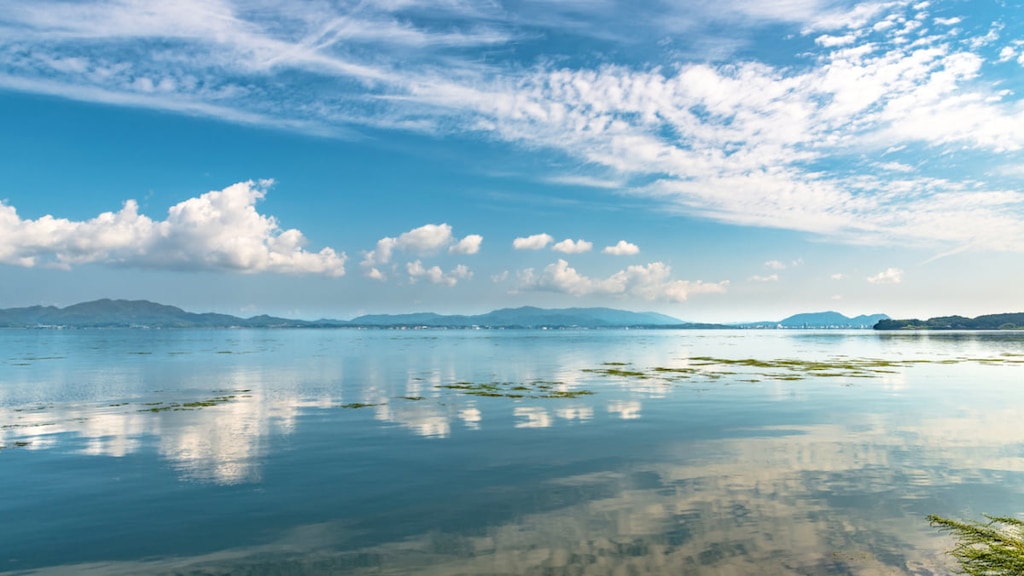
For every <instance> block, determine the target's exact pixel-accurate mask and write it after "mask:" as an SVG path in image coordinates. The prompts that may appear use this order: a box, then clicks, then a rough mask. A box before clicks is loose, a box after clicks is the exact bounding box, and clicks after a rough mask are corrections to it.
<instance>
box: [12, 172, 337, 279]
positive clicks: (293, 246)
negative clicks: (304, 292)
mask: <svg viewBox="0 0 1024 576" xmlns="http://www.w3.org/2000/svg"><path fill="white" fill-rule="evenodd" d="M271 184H272V182H271V181H269V180H267V181H261V182H258V183H257V182H253V181H248V182H239V183H237V184H234V185H231V186H228V187H227V188H224V189H223V190H219V191H211V192H207V193H206V194H203V195H201V196H199V197H198V198H190V199H188V200H185V201H184V202H181V203H179V204H176V205H174V206H172V207H171V208H170V209H169V210H168V211H167V218H166V219H165V220H163V221H156V220H152V219H150V218H149V217H147V216H145V215H142V214H139V211H138V210H139V207H138V203H137V202H135V201H134V200H128V201H127V202H125V203H124V206H123V207H122V208H121V210H120V211H118V212H104V213H102V214H100V215H99V216H96V217H95V218H93V219H91V220H86V221H81V222H76V221H71V220H67V219H64V218H55V217H53V216H50V215H47V216H43V217H41V218H39V219H36V220H23V219H21V218H20V217H19V216H18V214H17V211H16V210H15V208H14V207H13V206H8V205H6V204H0V262H3V263H5V264H15V265H18V266H27V267H31V266H37V265H44V266H46V265H49V266H57V267H61V268H70V267H71V266H73V265H77V264H86V263H105V264H116V265H122V266H137V267H148V268H170V269H183V270H189V269H191V270H199V269H201V270H229V271H237V272H243V273H258V272H268V273H285V274H322V275H327V276H342V275H344V274H345V260H346V256H345V254H344V253H341V254H339V253H337V252H335V251H334V250H333V249H332V248H323V249H321V250H320V251H319V252H309V251H307V250H305V249H304V246H305V245H306V243H307V241H306V238H305V237H304V236H303V235H302V232H300V231H299V230H296V229H287V230H284V229H282V228H281V227H280V226H279V225H278V223H277V220H276V219H275V218H274V217H273V216H266V215H263V214H260V213H259V212H257V210H256V203H257V202H258V201H259V200H261V199H262V198H263V197H264V196H265V195H266V190H267V188H268V187H269V186H270V185H271Z"/></svg>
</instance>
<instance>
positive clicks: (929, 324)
mask: <svg viewBox="0 0 1024 576" xmlns="http://www.w3.org/2000/svg"><path fill="white" fill-rule="evenodd" d="M875 330H1024V312H1017V313H1008V314H986V315H984V316H978V317H977V318H965V317H963V316H938V317H936V318H929V319H928V320H918V319H916V318H911V319H906V320H882V321H881V322H879V323H878V324H875Z"/></svg>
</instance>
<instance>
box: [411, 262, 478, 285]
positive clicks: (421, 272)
mask: <svg viewBox="0 0 1024 576" xmlns="http://www.w3.org/2000/svg"><path fill="white" fill-rule="evenodd" d="M405 269H406V271H407V272H408V273H409V282H411V283H413V284H415V283H416V282H417V281H419V280H420V279H426V280H428V281H430V282H431V283H433V284H443V285H445V286H455V285H456V284H458V282H459V280H468V279H469V278H472V277H473V273H472V272H470V271H469V268H467V267H466V266H465V265H464V264H459V265H458V266H456V267H455V268H453V269H452V270H451V271H450V272H447V273H445V272H444V271H443V270H441V267H440V266H431V267H430V268H425V267H424V266H423V263H422V262H421V261H419V260H416V261H413V262H409V263H408V264H406V265H405Z"/></svg>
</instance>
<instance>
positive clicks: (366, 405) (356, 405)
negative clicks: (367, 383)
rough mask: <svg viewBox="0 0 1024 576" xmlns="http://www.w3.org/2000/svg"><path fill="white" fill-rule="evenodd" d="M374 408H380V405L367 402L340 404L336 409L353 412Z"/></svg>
mask: <svg viewBox="0 0 1024 576" xmlns="http://www.w3.org/2000/svg"><path fill="white" fill-rule="evenodd" d="M374 406H380V404H370V403H367V402H351V403H349V404H342V405H341V406H338V408H345V409H348V410H355V409H356V408H372V407H374Z"/></svg>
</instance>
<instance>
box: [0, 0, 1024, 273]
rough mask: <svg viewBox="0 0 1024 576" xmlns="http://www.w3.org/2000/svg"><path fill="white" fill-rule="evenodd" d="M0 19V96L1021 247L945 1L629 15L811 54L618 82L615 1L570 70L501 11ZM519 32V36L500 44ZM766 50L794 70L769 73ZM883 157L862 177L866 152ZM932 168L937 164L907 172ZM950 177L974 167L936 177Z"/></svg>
mask: <svg viewBox="0 0 1024 576" xmlns="http://www.w3.org/2000/svg"><path fill="white" fill-rule="evenodd" d="M10 4H11V8H10V9H8V10H5V11H3V12H2V13H0V26H2V28H3V31H4V34H2V35H0V53H3V54H4V55H5V56H6V57H5V58H3V59H0V62H2V65H0V87H2V88H5V89H8V90H18V91H25V92H32V93H45V94H51V95H57V96H62V97H68V98H77V99H84V100H92V101H101V102H106V103H110V104H114V105H122V106H145V107H152V108H159V109H164V110H169V111H172V112H174V113H183V114H201V115H211V116H216V117H218V118H220V119H225V120H228V121H232V122H239V123H261V124H269V125H273V126H278V127H283V128H287V129H291V130H305V131H313V132H324V133H332V134H333V133H337V132H339V131H341V132H344V131H348V130H352V129H353V128H356V129H358V128H361V127H370V128H372V129H381V130H411V131H417V132H426V133H432V134H438V135H447V134H453V133H454V134H459V135H465V134H473V135H481V134H483V135H485V137H488V138H494V139H496V140H500V141H504V142H508V143H511V144H513V145H516V146H521V147H523V148H524V149H527V150H550V151H554V152H555V153H559V154H565V155H567V156H569V157H571V158H574V159H575V160H577V161H579V162H578V165H583V166H588V167H591V168H592V169H590V171H591V172H593V174H595V175H597V176H596V177H595V176H593V175H589V174H578V173H577V171H576V170H574V171H573V174H571V175H569V176H565V177H563V178H570V179H571V178H576V179H577V182H580V183H589V184H593V185H603V184H602V183H601V182H600V181H599V180H611V181H614V182H621V183H622V185H621V187H620V186H615V187H616V189H621V190H623V191H624V192H628V193H629V194H630V195H632V196H638V195H642V196H648V197H653V198H656V199H657V200H658V204H659V205H661V206H666V207H667V209H669V210H672V211H674V212H682V213H685V214H686V215H687V216H689V217H696V218H704V219H710V220H715V221H720V222H726V223H729V224H735V225H740V226H760V227H773V228H783V229H789V230H798V231H801V232H806V233H809V234H813V235H817V236H821V237H825V238H828V239H831V240H833V241H837V242H846V243H854V244H875V245H903V246H911V245H912V246H922V245H924V246H929V247H931V246H933V245H940V246H941V247H945V245H953V246H954V247H956V246H967V247H969V248H971V249H979V250H981V249H985V250H1016V251H1024V194H1021V193H1020V192H1019V190H1020V189H1021V188H1020V186H1019V182H1012V183H1010V184H1005V183H1000V181H999V180H995V181H994V182H987V181H984V180H983V178H987V177H988V176H987V174H989V173H988V172H986V171H985V168H986V167H987V166H986V164H992V163H995V162H998V161H999V160H1005V159H1006V157H1007V155H1008V154H1009V153H1016V154H1019V153H1020V152H1021V151H1022V150H1024V106H1022V102H1024V100H1022V96H1021V94H1019V93H1016V92H1011V91H1010V90H1009V89H1008V88H1007V87H1008V86H1012V85H1013V82H1014V81H1015V80H1016V77H1015V76H1013V74H1015V73H1016V72H1019V70H1018V69H1016V68H1015V67H1011V66H996V65H986V64H994V63H995V62H996V60H997V58H998V60H999V61H1003V62H1005V63H1009V62H1010V61H1013V60H1017V61H1024V54H1021V52H1022V47H1021V46H1020V45H1017V44H1014V43H1013V42H1011V43H1010V45H1009V46H1006V47H1003V49H1002V51H999V49H998V48H999V47H998V46H995V45H994V43H995V42H996V41H997V40H999V29H1000V27H1001V25H996V26H993V27H991V28H990V29H989V30H987V32H986V31H979V30H977V29H976V28H975V27H973V26H967V25H965V26H963V27H961V26H960V23H961V22H965V23H967V24H970V23H971V22H972V19H974V15H973V14H972V13H971V12H970V11H969V10H967V9H966V8H964V9H965V10H967V12H965V13H963V14H962V15H960V14H953V13H952V11H953V10H958V9H961V8H963V6H967V3H964V4H963V5H962V6H960V7H959V8H958V7H957V6H953V5H949V6H944V9H943V17H942V18H936V17H932V16H930V15H929V12H928V11H927V10H928V7H926V6H924V4H922V3H916V2H907V1H901V0H897V1H885V0H879V1H866V2H856V3H852V4H851V3H848V2H826V1H822V0H793V1H787V2H784V3H773V2H764V1H754V0H725V1H724V2H723V3H718V4H715V6H714V10H711V9H710V8H709V6H710V5H711V4H709V3H706V2H704V3H696V4H694V5H693V6H691V5H690V4H693V3H685V4H686V8H685V9H679V8H673V7H671V5H672V4H673V3H664V2H662V3H657V2H656V3H648V4H649V5H647V8H645V9H649V10H651V11H653V13H652V15H651V17H645V18H642V19H639V18H638V19H633V20H636V21H638V22H640V21H642V22H643V23H638V24H631V26H636V28H633V29H631V30H630V32H631V33H632V34H633V35H634V37H636V36H637V35H638V34H648V35H652V37H654V36H653V35H655V34H657V35H664V32H665V29H664V27H666V26H671V24H669V23H670V22H680V21H684V20H685V21H688V22H691V24H695V25H696V27H695V28H694V30H695V31H698V32H699V31H703V32H707V31H708V30H710V28H709V27H708V25H709V23H712V22H715V23H721V20H719V19H718V18H725V19H727V20H729V21H733V22H736V21H739V22H742V23H743V24H744V25H743V26H737V27H729V26H715V28H716V29H717V30H729V29H735V30H741V31H742V32H737V34H744V37H743V38H737V37H733V38H729V39H727V40H728V41H731V42H733V44H734V45H746V44H745V42H748V41H751V40H752V39H753V38H756V37H758V36H763V34H757V33H754V32H763V31H764V30H766V28H764V26H766V25H773V26H774V25H780V24H781V25H785V26H787V27H789V28H790V29H792V30H793V31H799V32H800V33H801V34H804V35H807V37H808V38H813V39H816V43H813V44H811V45H807V44H808V43H801V45H802V46H804V47H803V48H801V50H804V49H807V50H808V52H806V53H801V54H788V55H786V54H779V53H777V52H775V53H774V55H773V56H772V58H771V60H770V61H758V60H756V59H755V58H744V59H742V60H735V61H732V62H724V61H722V60H721V59H716V58H705V57H700V58H689V59H687V58H686V57H685V56H684V57H679V58H672V59H669V60H665V61H655V62H651V63H650V64H649V65H640V66H638V65H636V64H635V62H624V61H620V62H616V61H615V59H614V58H615V57H614V55H615V54H617V53H620V52H622V51H621V45H619V44H616V42H617V39H621V38H622V36H623V34H624V33H623V32H622V27H623V22H624V20H625V19H623V18H618V17H616V16H617V14H612V13H614V12H615V11H616V10H626V8H622V7H618V8H615V7H614V5H616V4H620V5H622V6H625V3H597V4H595V5H594V7H591V6H589V5H586V6H585V5H584V4H582V3H573V6H574V7H573V10H572V14H573V16H574V23H576V21H577V20H578V24H579V25H578V26H575V25H574V27H573V30H574V33H585V32H583V31H584V30H588V31H591V32H593V34H592V36H591V40H593V41H594V42H595V43H602V42H603V43H605V44H602V45H600V46H597V47H598V48H599V49H601V48H605V49H607V51H603V52H600V50H599V52H600V53H602V54H605V55H606V56H607V59H599V60H601V61H602V62H604V63H603V64H600V65H595V66H590V67H579V66H575V65H574V64H575V63H576V62H578V60H577V59H575V58H571V57H570V58H563V56H566V55H565V54H561V53H555V54H548V53H546V52H545V51H546V50H550V49H551V45H550V44H543V43H542V42H545V40H544V39H545V38H547V37H548V36H547V35H546V34H544V33H540V34H535V33H534V31H535V30H536V29H535V28H533V27H532V26H539V27H540V29H543V30H557V29H559V28H560V26H564V23H565V22H564V20H563V21H560V22H559V24H555V25H553V26H552V27H551V28H544V26H545V24H544V22H543V20H544V19H543V18H540V20H541V21H538V19H537V18H535V17H534V14H527V12H532V11H531V10H529V8H523V7H521V6H520V7H516V6H512V5H509V4H502V3H465V2H445V3H443V6H442V7H441V8H438V9H439V10H441V11H442V12H443V14H444V16H445V17H440V18H436V19H431V18H419V17H417V11H418V10H419V9H420V6H419V5H418V3H416V2H385V3H379V2H370V3H356V4H352V3H301V5H297V4H295V3H284V2H269V3H264V4H261V6H262V8H261V9H260V10H247V9H244V8H243V7H241V5H238V4H235V3H228V2H222V3H214V4H210V3H202V2H199V1H198V0H182V1H181V2H171V3H166V2H165V3H156V4H153V3H145V2H93V3H87V2H61V1H52V0H32V1H21V2H13V3H10ZM677 4H679V3H677ZM356 5H357V6H358V8H354V7H353V6H356ZM528 5H529V3H527V4H524V5H523V6H528ZM517 6H518V5H517ZM608 10H612V12H611V13H610V12H608ZM453 13H454V17H453V18H451V19H449V18H447V17H448V16H451V15H452V14H453ZM690 13H692V14H694V15H695V16H694V17H695V18H697V20H693V21H691V20H686V18H685V14H690ZM197 14H202V15H209V17H198V18H197V17H196V15H197ZM961 16H966V17H967V18H966V19H962V18H961ZM701 19H703V20H701ZM558 20H559V19H558V18H555V19H554V20H552V21H549V22H548V23H549V24H550V22H553V21H558ZM452 21H458V22H464V23H465V24H466V26H465V28H462V27H460V30H458V31H455V30H453V29H452V28H451V26H450V25H449V23H450V22H452ZM974 21H976V19H974ZM932 22H934V23H935V26H932V27H929V25H930V24H931V23H932ZM521 23H525V24H524V26H525V28H520V30H528V31H529V33H527V34H522V35H519V34H516V33H515V30H516V29H517V27H518V26H519V25H520V24H521ZM751 26H753V27H754V28H751ZM695 36H700V34H695ZM513 41H514V42H517V43H524V44H529V46H528V48H529V49H528V50H525V52H530V53H538V54H543V55H544V57H542V58H537V59H536V61H537V62H539V63H537V64H535V65H530V64H526V63H524V62H522V61H519V60H516V59H515V58H511V57H510V58H508V59H499V60H496V61H493V62H489V65H488V66H480V65H479V54H480V53H479V51H478V50H467V48H472V47H476V48H480V47H492V46H498V47H500V48H501V49H504V48H508V47H510V46H511V44H509V43H510V42H513ZM517 45H518V44H517ZM789 45H791V44H789V43H783V44H779V45H778V46H776V47H775V48H774V49H775V50H778V49H780V48H781V49H785V46H789ZM756 48H760V46H758V47H756ZM460 49H461V51H460ZM154 50H159V54H154V53H153V51H154ZM534 51H536V52H534ZM993 52H995V53H997V54H998V56H996V54H993ZM750 53H751V54H756V53H757V52H756V51H753V50H752V51H751V52H750ZM127 54H137V55H139V56H140V57H136V58H128V57H125V55H127ZM154 56H159V57H154ZM785 56H791V57H793V58H796V60H790V61H789V62H781V63H777V62H776V60H777V58H778V59H781V58H782V57H785ZM168 62H173V63H174V65H173V66H170V65H168ZM311 80H315V81H311ZM297 87H301V89H298V88H297ZM921 150H927V152H926V153H924V154H922V152H921ZM883 154H886V155H890V158H889V159H890V162H889V163H887V164H885V165H883V170H881V171H879V170H878V166H876V165H873V163H872V162H871V160H870V158H872V156H873V155H874V156H875V157H878V156H881V155H883ZM943 155H949V156H950V157H954V156H955V157H956V159H957V160H959V162H953V163H949V164H947V163H941V164H943V165H942V166H940V165H939V164H940V163H938V162H935V163H932V164H931V165H928V163H927V162H924V163H922V162H921V160H922V158H924V159H931V158H938V157H942V156H943ZM976 160H977V162H976ZM971 165H973V166H982V167H983V168H979V169H977V170H972V171H965V170H964V169H962V168H961V169H960V171H959V172H958V171H957V170H950V169H947V168H948V167H949V166H960V167H962V166H971ZM836 166H841V167H842V169H839V170H837V169H836ZM905 167H914V168H915V170H914V171H913V172H909V171H905ZM554 178H558V177H557V176H555V177H554ZM595 178H597V180H595ZM589 184H588V185H589ZM979 195H982V196H986V197H987V198H986V201H985V202H982V203H979V202H977V201H976V199H977V198H978V197H979ZM992 199H998V202H991V200H992ZM937 207H941V208H937ZM535 242H537V241H535ZM551 242H553V240H551V239H549V240H548V241H547V242H542V243H541V245H540V247H533V248H531V249H541V248H543V247H546V246H547V245H548V244H550V243H551ZM526 245H529V243H528V242H527V243H526V244H524V245H523V246H522V247H521V246H518V245H517V246H516V247H517V249H527V248H526V247H525V246H526ZM387 249H388V246H381V247H380V251H379V252H380V254H378V255H377V256H380V257H381V259H385V258H384V255H385V252H386V251H387ZM375 252H376V251H375ZM373 268H375V266H373V265H371V266H370V269H373Z"/></svg>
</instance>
